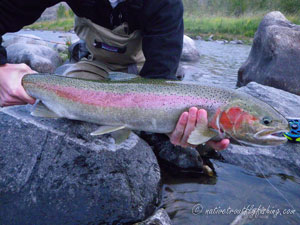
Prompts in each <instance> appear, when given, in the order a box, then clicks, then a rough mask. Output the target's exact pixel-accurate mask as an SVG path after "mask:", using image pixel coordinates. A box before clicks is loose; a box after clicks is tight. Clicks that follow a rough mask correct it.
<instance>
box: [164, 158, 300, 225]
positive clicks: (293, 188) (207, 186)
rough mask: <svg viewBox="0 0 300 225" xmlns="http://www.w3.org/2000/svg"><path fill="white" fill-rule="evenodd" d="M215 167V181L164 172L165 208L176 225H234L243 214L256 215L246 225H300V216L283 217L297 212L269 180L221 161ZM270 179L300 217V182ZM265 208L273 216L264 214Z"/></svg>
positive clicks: (275, 176)
mask: <svg viewBox="0 0 300 225" xmlns="http://www.w3.org/2000/svg"><path fill="white" fill-rule="evenodd" d="M213 164H214V167H215V169H216V173H217V177H215V178H209V177H206V176H201V175H199V176H198V177H197V176H194V177H191V176H189V175H180V176H178V174H174V173H171V172H170V171H167V170H163V183H164V185H163V202H162V204H161V207H163V208H165V209H166V210H167V212H168V214H169V215H170V217H171V219H172V221H173V223H174V225H182V224H184V225H196V224H199V225H200V224H201V225H205V224H208V225H211V224H224V225H225V224H230V223H231V222H232V221H233V220H234V219H235V218H236V217H237V216H238V213H240V211H241V210H245V211H246V210H248V212H251V213H253V218H252V219H250V221H249V222H248V223H246V224H257V225H260V224H270V225H271V224H272V225H273V224H300V217H299V216H300V215H299V214H298V216H297V215H296V214H295V213H293V212H291V213H292V215H284V214H283V213H284V210H293V208H292V207H291V206H290V205H289V204H288V203H287V202H286V201H285V200H284V199H283V197H282V196H281V195H280V194H279V193H278V192H277V191H276V190H275V189H274V188H273V187H272V186H271V185H270V184H269V183H268V181H267V180H266V179H265V178H263V177H261V176H257V175H256V174H253V173H251V172H249V171H246V170H244V169H242V168H239V167H236V166H233V165H229V164H226V163H221V162H219V161H213ZM268 179H269V181H270V182H271V183H272V185H274V186H275V187H276V188H277V189H278V190H279V191H280V192H282V193H283V194H284V196H285V198H287V199H288V200H289V202H290V203H291V205H292V206H293V207H294V208H295V209H296V211H297V212H298V213H299V212H300V204H299V193H300V179H299V178H291V177H289V178H287V177H286V176H284V175H272V176H270V177H268ZM258 208H259V209H260V210H258ZM263 208H265V209H269V212H267V211H264V212H263ZM201 209H202V211H201ZM255 209H257V210H255ZM279 212H280V213H281V214H278V213H279ZM286 212H287V211H286Z"/></svg>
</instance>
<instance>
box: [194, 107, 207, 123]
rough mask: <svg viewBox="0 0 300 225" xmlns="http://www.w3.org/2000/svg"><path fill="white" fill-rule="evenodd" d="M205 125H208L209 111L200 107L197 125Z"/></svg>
mask: <svg viewBox="0 0 300 225" xmlns="http://www.w3.org/2000/svg"><path fill="white" fill-rule="evenodd" d="M200 124H201V125H203V126H207V124H208V120H207V111H206V110H204V109H199V110H198V113H197V125H196V126H198V125H200Z"/></svg>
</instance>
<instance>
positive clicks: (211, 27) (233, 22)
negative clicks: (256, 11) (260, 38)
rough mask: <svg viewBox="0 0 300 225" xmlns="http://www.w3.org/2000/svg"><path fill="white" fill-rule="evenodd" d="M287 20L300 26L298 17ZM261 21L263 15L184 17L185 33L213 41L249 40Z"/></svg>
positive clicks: (289, 17) (290, 17)
mask: <svg viewBox="0 0 300 225" xmlns="http://www.w3.org/2000/svg"><path fill="white" fill-rule="evenodd" d="M287 18H288V19H289V20H290V21H291V22H292V23H295V24H300V17H299V16H288V17H287ZM262 19H263V15H261V16H242V17H225V16H208V17H204V16H203V17H197V16H191V15H189V16H185V17H184V25H185V32H186V33H187V34H189V35H191V36H197V35H200V36H204V37H207V36H209V35H211V34H213V35H214V39H225V40H232V39H242V40H251V39H252V38H253V37H254V34H255V32H256V31H257V28H258V26H259V24H260V22H261V20H262Z"/></svg>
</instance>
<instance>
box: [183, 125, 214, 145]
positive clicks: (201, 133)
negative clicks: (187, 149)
mask: <svg viewBox="0 0 300 225" xmlns="http://www.w3.org/2000/svg"><path fill="white" fill-rule="evenodd" d="M217 135H218V134H217V133H216V132H214V131H212V130H210V129H209V128H208V127H207V125H206V124H199V125H197V126H196V128H195V130H194V131H193V132H192V133H191V134H190V136H189V138H188V141H187V142H188V143H189V144H192V145H200V144H203V143H205V142H207V141H209V140H210V139H212V138H214V137H215V136H217Z"/></svg>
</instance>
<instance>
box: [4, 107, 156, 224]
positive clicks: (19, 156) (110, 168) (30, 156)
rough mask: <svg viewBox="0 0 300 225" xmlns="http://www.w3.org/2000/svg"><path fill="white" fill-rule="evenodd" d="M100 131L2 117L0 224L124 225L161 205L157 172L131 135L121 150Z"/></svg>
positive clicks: (21, 114)
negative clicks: (94, 131)
mask: <svg viewBox="0 0 300 225" xmlns="http://www.w3.org/2000/svg"><path fill="white" fill-rule="evenodd" d="M97 127H98V126H97V125H94V124H88V123H84V122H79V121H71V120H67V119H58V120H50V119H44V118H33V117H31V116H30V114H29V112H28V108H27V107H23V106H22V107H13V108H4V109H2V110H1V111H0V142H1V151H0V168H1V174H0V220H1V223H2V224H123V223H135V222H137V221H143V220H145V219H146V218H148V217H149V216H150V215H152V214H153V212H154V211H155V209H156V207H157V205H158V204H159V199H160V193H159V192H160V169H159V166H158V163H157V160H156V157H155V155H154V153H153V151H152V150H151V148H150V147H149V146H148V145H147V144H146V143H145V142H144V141H142V140H141V139H140V138H138V137H137V136H136V135H135V134H131V136H130V138H129V139H128V140H127V141H125V142H123V143H122V144H121V145H115V144H114V140H113V139H112V138H111V137H110V135H105V136H101V137H92V136H90V135H89V133H90V132H91V131H93V130H95V129H96V128H97Z"/></svg>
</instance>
